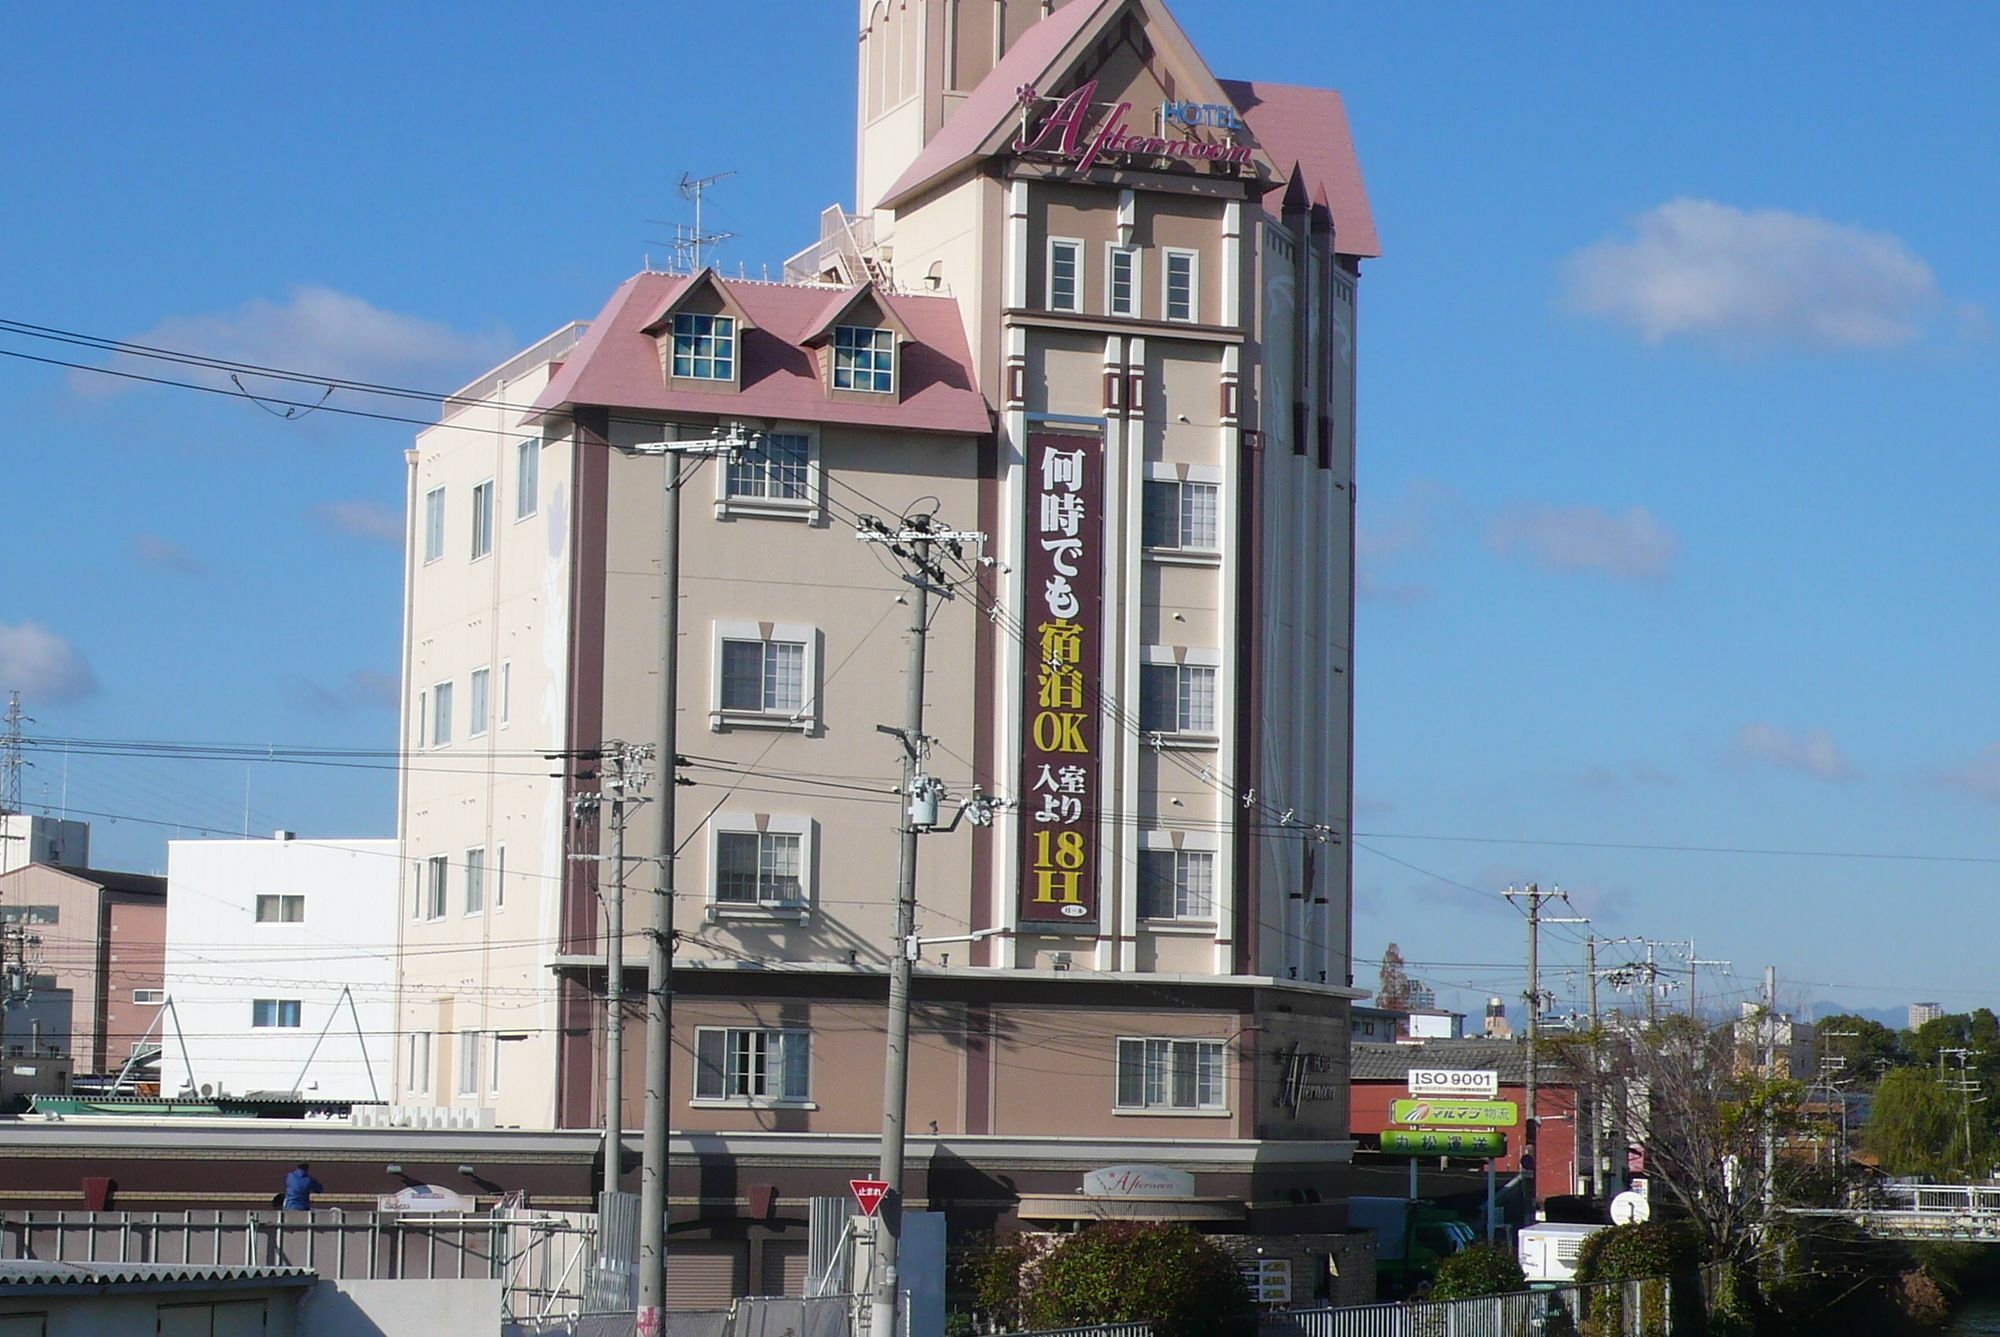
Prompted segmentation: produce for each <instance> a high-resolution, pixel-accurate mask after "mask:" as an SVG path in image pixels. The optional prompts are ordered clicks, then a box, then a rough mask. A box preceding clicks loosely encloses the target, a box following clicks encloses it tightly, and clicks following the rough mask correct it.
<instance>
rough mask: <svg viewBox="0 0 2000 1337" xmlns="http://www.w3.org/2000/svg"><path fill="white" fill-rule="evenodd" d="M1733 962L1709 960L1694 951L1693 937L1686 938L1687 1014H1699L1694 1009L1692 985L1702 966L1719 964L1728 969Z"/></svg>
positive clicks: (1693, 988) (1693, 989)
mask: <svg viewBox="0 0 2000 1337" xmlns="http://www.w3.org/2000/svg"><path fill="white" fill-rule="evenodd" d="M1734 964H1735V963H1734V962H1732V961H1711V960H1709V959H1708V958H1706V957H1704V956H1702V955H1701V953H1699V952H1697V951H1695V949H1694V939H1693V938H1689V939H1688V1015H1689V1016H1690V1017H1698V1016H1699V1014H1698V1013H1697V1012H1696V1011H1695V1009H1694V994H1695V987H1694V986H1695V981H1696V979H1697V978H1698V977H1699V976H1700V974H1701V968H1702V967H1703V966H1720V967H1722V968H1723V969H1724V970H1728V969H1729V968H1730V967H1731V966H1732V965H1734Z"/></svg>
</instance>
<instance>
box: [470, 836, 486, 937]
mask: <svg viewBox="0 0 2000 1337" xmlns="http://www.w3.org/2000/svg"><path fill="white" fill-rule="evenodd" d="M485 913H486V847H485V846H484V845H474V846H473V847H472V848H471V849H469V850H467V851H466V852H465V916H466V918H468V919H476V918H478V917H479V916H480V915H483V914H485Z"/></svg>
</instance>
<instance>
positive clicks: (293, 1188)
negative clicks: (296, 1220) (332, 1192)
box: [285, 1161, 326, 1212]
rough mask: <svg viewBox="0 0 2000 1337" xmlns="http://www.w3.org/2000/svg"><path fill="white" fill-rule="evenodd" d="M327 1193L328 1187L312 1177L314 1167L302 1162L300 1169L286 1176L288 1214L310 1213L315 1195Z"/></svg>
mask: <svg viewBox="0 0 2000 1337" xmlns="http://www.w3.org/2000/svg"><path fill="white" fill-rule="evenodd" d="M324 1192H326V1185H324V1184H322V1183H320V1182H319V1180H317V1179H314V1178H313V1177H312V1167H311V1166H309V1165H307V1164H306V1163H305V1162H304V1161H300V1162H299V1164H298V1168H297V1169H295V1170H293V1171H292V1172H291V1173H290V1174H288V1175H286V1176H285V1210H286V1211H288V1212H309V1211H311V1210H312V1205H313V1194H315V1193H324Z"/></svg>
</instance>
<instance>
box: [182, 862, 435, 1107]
mask: <svg viewBox="0 0 2000 1337" xmlns="http://www.w3.org/2000/svg"><path fill="white" fill-rule="evenodd" d="M167 885H168V900H167V903H168V907H169V908H168V911H167V970H166V995H167V998H168V999H169V1000H170V1001H171V1004H172V1006H171V1008H170V1009H168V1011H167V1013H166V1015H164V1016H163V1017H162V1019H161V1029H162V1031H163V1032H164V1033H163V1035H162V1036H161V1040H162V1044H163V1049H164V1053H163V1054H162V1055H161V1060H160V1087H161V1089H162V1090H163V1091H167V1092H177V1091H181V1090H186V1089H189V1088H192V1089H195V1090H201V1089H203V1088H213V1090H214V1091H215V1092H216V1093H217V1094H222V1093H227V1094H231V1095H243V1094H247V1093H249V1092H253V1091H266V1092H269V1091H276V1092H292V1091H296V1092H297V1093H298V1094H299V1095H301V1096H307V1097H316V1098H324V1099H329V1100H349V1099H353V1100H368V1099H372V1098H374V1097H375V1096H376V1095H377V1094H378V1093H379V1095H380V1097H381V1098H382V1099H385V1100H386V1099H387V1098H388V1095H389V1085H390V1071H391V1068H390V1064H391V1054H392V1050H393V1047H394V1046H393V1044H392V1040H393V1035H392V1032H393V1031H394V1029H395V1009H394V996H395V988H396V842H395V841H393V840H298V839H295V838H294V837H293V836H292V835H291V833H290V832H287V831H280V832H278V833H277V837H276V838H275V839H271V840H261V839H260V840H176V841H171V842H169V844H168V845H167ZM183 1041H185V1044H186V1053H185V1058H184V1057H183V1052H182V1047H181V1046H182V1043H183ZM309 1058H310V1060H311V1062H310V1066H308V1059H309ZM371 1074H372V1079H373V1080H372V1082H371V1080H370V1079H371Z"/></svg>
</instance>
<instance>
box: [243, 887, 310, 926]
mask: <svg viewBox="0 0 2000 1337" xmlns="http://www.w3.org/2000/svg"><path fill="white" fill-rule="evenodd" d="M265 901H276V902H277V903H278V918H276V919H266V918H264V902H265ZM287 901H297V902H298V906H299V917H298V918H297V919H286V918H285V917H284V914H285V902H287ZM250 921H251V922H252V923H254V924H277V925H285V924H303V923H305V922H306V896H305V893H304V892H302V891H260V892H257V893H256V894H255V895H254V896H252V897H251V898H250Z"/></svg>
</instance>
